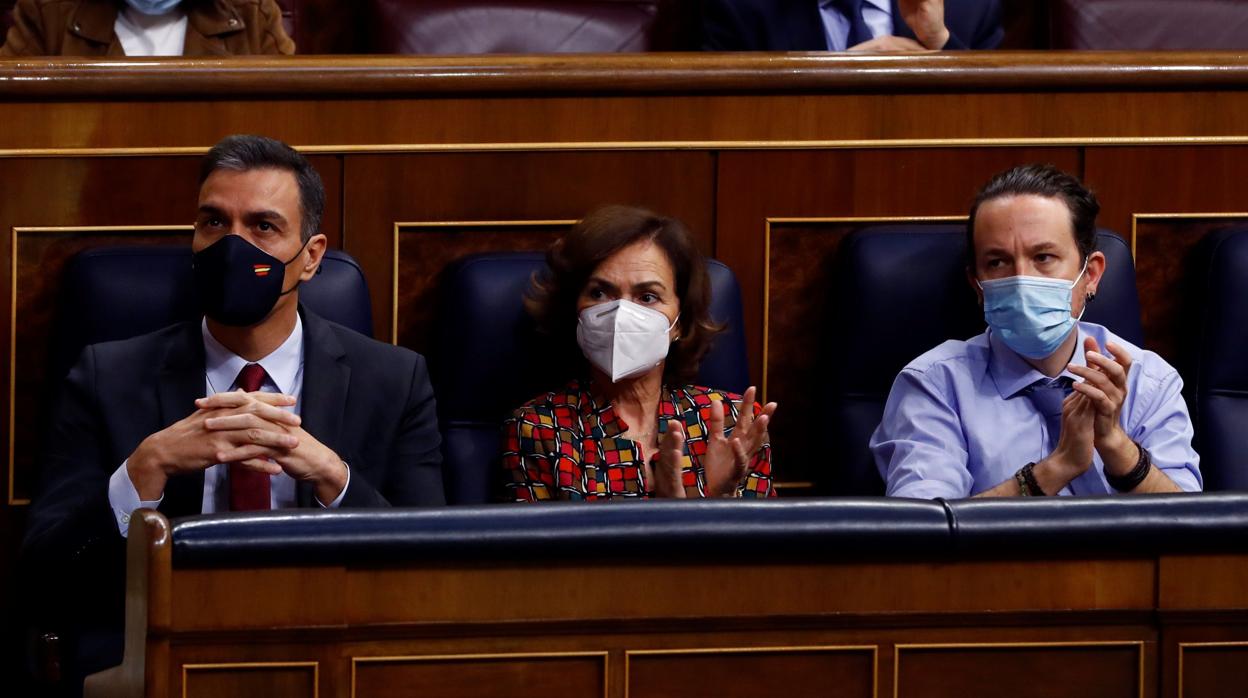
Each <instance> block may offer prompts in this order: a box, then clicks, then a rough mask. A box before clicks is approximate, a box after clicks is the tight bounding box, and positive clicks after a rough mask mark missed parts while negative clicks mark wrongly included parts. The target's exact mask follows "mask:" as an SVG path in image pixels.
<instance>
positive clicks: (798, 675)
mask: <svg viewBox="0 0 1248 698" xmlns="http://www.w3.org/2000/svg"><path fill="white" fill-rule="evenodd" d="M876 653H877V648H876V647H874V646H865V647H864V646H859V647H854V646H847V647H835V646H833V647H800V646H795V647H759V648H753V649H751V648H727V649H723V648H718V649H717V648H708V649H698V650H644V651H632V652H628V653H627V660H626V665H627V668H626V671H627V673H628V688H627V695H628V698H676V697H678V696H693V695H714V696H723V697H724V698H734V697H738V696H739V697H741V698H746V697H748V696H762V695H772V694H774V693H776V692H777V691H779V690H781V687H784V688H783V693H784V695H786V696H788V697H790V698H807V697H809V698H816V697H818V698H822V697H823V696H828V695H830V694H831V693H832V692H829V687H832V686H835V687H836V689H835V691H834V693H835V695H837V696H845V697H846V698H850V697H854V698H875V696H877V695H878V687H877V672H876V663H877V662H876Z"/></svg>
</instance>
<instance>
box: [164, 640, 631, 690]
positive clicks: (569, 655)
mask: <svg viewBox="0 0 1248 698" xmlns="http://www.w3.org/2000/svg"><path fill="white" fill-rule="evenodd" d="M595 657H597V658H599V659H601V660H602V695H603V698H607V696H608V695H609V694H610V691H611V677H610V671H611V662H610V653H609V652H607V651H605V650H603V651H597V652H594V651H589V652H517V653H511V654H509V653H506V652H501V653H500V652H495V653H488V654H427V655H425V654H422V655H386V656H378V657H352V658H351V698H356V691H355V688H356V669H357V667H358V666H359V665H360V664H397V663H419V662H438V661H443V662H464V661H480V662H501V661H507V660H512V659H586V658H595ZM183 698H185V697H183Z"/></svg>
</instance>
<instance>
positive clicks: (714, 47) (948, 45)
mask: <svg viewBox="0 0 1248 698" xmlns="http://www.w3.org/2000/svg"><path fill="white" fill-rule="evenodd" d="M702 27H703V34H702V47H703V48H704V49H705V50H708V51H843V50H851V51H921V50H946V51H948V50H955V49H991V48H996V47H997V46H998V45H999V44H1000V43H1001V39H1002V37H1003V34H1004V32H1003V30H1002V27H1001V5H1000V2H999V0H704V3H703V21H702Z"/></svg>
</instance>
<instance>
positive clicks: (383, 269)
mask: <svg viewBox="0 0 1248 698" xmlns="http://www.w3.org/2000/svg"><path fill="white" fill-rule="evenodd" d="M714 176H715V172H714V156H713V155H712V154H711V153H707V152H697V151H693V152H673V151H646V152H610V153H604V152H589V153H559V152H547V153H505V152H504V153H470V154H467V153H463V154H421V155H414V154H413V155H349V156H347V157H346V181H347V191H346V211H347V219H346V236H347V251H348V252H350V253H352V254H354V255H355V256H356V257H357V258H358V259H360V260H361V263H362V264H363V265H364V269H365V272H366V273H367V275H368V278H369V284H370V287H371V290H372V294H373V308H374V312H375V313H376V316H375V324H376V327H377V336H378V337H389V336H390V331H391V327H390V325H389V322H388V321H387V320H386V319H387V318H390V317H392V316H393V313H394V311H395V307H396V306H395V305H394V303H395V302H398V303H399V304H400V305H399V308H400V309H405V310H408V309H410V312H411V313H414V314H413V315H409V314H407V313H406V312H405V313H404V314H401V315H400V316H399V317H398V324H399V331H398V335H399V337H401V338H403V343H404V344H405V345H406V346H410V347H412V348H415V349H417V350H422V349H424V348H426V346H427V343H426V342H427V337H428V332H429V329H428V325H427V323H428V321H429V318H430V317H431V315H430V307H431V305H432V303H433V292H434V290H435V288H436V281H437V274H438V273H439V272H441V270H442V268H443V267H444V265H445V264H446V263H449V262H450V261H451V260H453V259H456V258H459V257H461V256H463V255H466V254H470V253H473V252H484V251H491V250H498V249H520V250H523V249H534V248H537V249H543V248H544V247H545V246H546V245H547V244H549V242H550V241H551V240H552V239H553V237H554V236H555V235H556V234H557V233H558V232H559V231H560V230H562V229H563V224H561V223H558V222H559V221H569V220H577V219H579V218H581V217H582V216H584V215H585V214H586V213H588V212H589V211H590V210H592V209H594V208H597V207H599V206H602V205H605V204H610V203H626V204H634V205H641V206H646V207H649V208H652V209H654V210H655V211H658V212H660V213H664V214H667V215H671V216H675V217H677V218H680V219H682V220H683V221H684V222H685V223H686V224H688V225H689V227H690V229H691V230H692V231H693V233H694V235H695V237H696V238H697V242H698V246H699V247H700V248H701V249H702V250H703V251H704V252H705V253H710V252H711V251H712V249H713V242H712V241H713V234H714V233H713V230H714V218H713V216H714V209H713V206H714V204H713V201H714ZM552 221H553V222H555V223H550V222H552ZM533 222H539V223H540V222H546V223H540V224H539V225H536V226H535V225H529V224H531V223H533ZM401 223H405V224H409V225H406V226H402V227H401V229H400V233H399V243H400V244H399V245H398V252H399V255H400V256H399V258H398V264H399V267H398V268H399V277H398V279H397V281H398V296H397V298H392V297H391V296H392V295H393V289H394V282H395V279H394V278H393V272H392V270H393V269H394V263H395V256H394V255H395V234H396V232H395V231H396V228H395V226H396V224H401ZM411 224H419V225H411ZM448 224H449V225H448ZM409 342H410V344H408V343H409Z"/></svg>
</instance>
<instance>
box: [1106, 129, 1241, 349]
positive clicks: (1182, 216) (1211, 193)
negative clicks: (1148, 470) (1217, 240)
mask: <svg viewBox="0 0 1248 698" xmlns="http://www.w3.org/2000/svg"><path fill="white" fill-rule="evenodd" d="M1085 168H1086V180H1087V183H1088V185H1089V186H1091V187H1092V188H1093V189H1094V190H1095V191H1096V193H1097V197H1098V198H1099V199H1100V201H1101V206H1102V208H1101V218H1100V220H1101V225H1103V226H1106V227H1109V228H1112V229H1114V230H1116V231H1117V232H1119V233H1120V234H1122V235H1124V236H1131V235H1132V234H1133V233H1134V237H1135V240H1134V243H1135V253H1136V259H1135V265H1136V285H1137V286H1138V288H1139V291H1140V305H1141V311H1142V314H1143V320H1144V335H1145V344H1146V346H1147V347H1148V348H1150V349H1154V350H1156V351H1157V352H1158V353H1160V354H1161V355H1162V357H1163V358H1166V359H1167V360H1169V361H1171V362H1172V363H1173V362H1175V361H1176V354H1177V353H1178V352H1179V350H1180V346H1179V345H1180V342H1179V339H1180V337H1181V336H1182V335H1183V325H1184V320H1185V317H1184V316H1185V312H1184V297H1185V296H1186V295H1187V290H1186V289H1185V288H1184V281H1185V279H1190V278H1195V276H1194V275H1195V274H1198V272H1197V271H1196V270H1191V269H1189V268H1188V267H1189V266H1190V265H1189V264H1188V262H1189V254H1190V252H1191V250H1192V248H1193V247H1194V246H1195V245H1196V243H1198V242H1199V241H1200V239H1201V238H1202V237H1204V236H1205V235H1206V234H1207V233H1208V232H1209V231H1211V230H1213V229H1216V228H1218V227H1222V226H1224V225H1230V224H1233V223H1236V222H1242V221H1243V219H1245V218H1248V194H1245V192H1244V189H1243V187H1242V186H1241V182H1243V181H1245V177H1248V147H1243V146H1227V145H1208V146H1165V147H1161V146H1158V147H1143V146H1135V147H1127V146H1123V147H1095V148H1088V149H1087V153H1086V157H1085ZM1237 214H1238V215H1237ZM1189 272H1191V274H1189Z"/></svg>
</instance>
